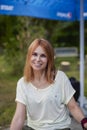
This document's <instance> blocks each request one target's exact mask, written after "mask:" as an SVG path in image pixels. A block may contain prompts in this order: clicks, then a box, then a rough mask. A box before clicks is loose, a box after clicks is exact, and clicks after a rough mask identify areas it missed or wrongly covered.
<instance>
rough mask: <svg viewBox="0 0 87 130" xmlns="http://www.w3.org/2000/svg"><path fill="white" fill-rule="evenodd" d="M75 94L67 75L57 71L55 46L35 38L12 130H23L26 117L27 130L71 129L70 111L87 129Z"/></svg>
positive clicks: (18, 92)
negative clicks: (74, 96)
mask: <svg viewBox="0 0 87 130" xmlns="http://www.w3.org/2000/svg"><path fill="white" fill-rule="evenodd" d="M74 93H75V90H74V89H73V87H72V86H71V84H70V81H69V79H68V77H67V76H66V75H65V73H64V72H62V71H59V70H58V71H57V72H56V71H55V67H54V51H53V48H52V46H51V44H50V43H49V42H48V41H47V40H45V39H35V40H34V41H33V42H32V43H31V45H30V47H29V48H28V53H27V58H26V64H25V68H24V76H23V77H22V78H21V79H20V80H19V81H18V83H17V93H16V102H17V107H16V111H15V115H14V117H13V120H12V122H11V127H10V130H22V128H23V125H24V121H25V117H26V115H27V127H26V130H27V129H28V130H70V123H71V119H70V116H69V111H70V112H71V114H72V115H73V117H74V118H75V119H76V120H77V121H78V122H79V123H81V124H82V127H83V128H87V118H85V117H84V115H83V113H82V111H81V109H80V108H79V107H78V105H77V103H76V102H75V100H74V98H73V95H74ZM68 110H69V111H68Z"/></svg>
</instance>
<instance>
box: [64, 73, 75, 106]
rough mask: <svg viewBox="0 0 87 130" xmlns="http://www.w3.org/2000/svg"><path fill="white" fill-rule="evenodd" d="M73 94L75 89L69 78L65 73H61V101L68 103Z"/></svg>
mask: <svg viewBox="0 0 87 130" xmlns="http://www.w3.org/2000/svg"><path fill="white" fill-rule="evenodd" d="M74 94H75V90H74V88H73V87H72V85H71V83H70V81H69V78H68V77H67V75H66V74H65V73H64V74H63V86H62V97H63V103H64V104H68V102H69V101H70V99H71V98H72V97H73V95H74Z"/></svg>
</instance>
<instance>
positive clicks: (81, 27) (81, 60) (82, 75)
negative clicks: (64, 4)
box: [80, 0, 84, 108]
mask: <svg viewBox="0 0 87 130" xmlns="http://www.w3.org/2000/svg"><path fill="white" fill-rule="evenodd" d="M83 3H84V0H80V106H81V108H83V104H84V102H83V100H84V16H83V12H84V11H83V9H84V7H83Z"/></svg>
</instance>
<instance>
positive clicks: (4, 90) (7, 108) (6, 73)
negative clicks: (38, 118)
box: [0, 56, 18, 127]
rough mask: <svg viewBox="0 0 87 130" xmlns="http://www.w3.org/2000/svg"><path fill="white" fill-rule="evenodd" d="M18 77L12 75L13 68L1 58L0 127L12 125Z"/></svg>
mask: <svg viewBox="0 0 87 130" xmlns="http://www.w3.org/2000/svg"><path fill="white" fill-rule="evenodd" d="M17 80H18V76H13V75H11V66H8V64H6V62H5V60H4V57H3V56H0V127H2V126H7V125H8V124H10V122H11V119H12V116H13V113H14V110H15V89H16V82H17Z"/></svg>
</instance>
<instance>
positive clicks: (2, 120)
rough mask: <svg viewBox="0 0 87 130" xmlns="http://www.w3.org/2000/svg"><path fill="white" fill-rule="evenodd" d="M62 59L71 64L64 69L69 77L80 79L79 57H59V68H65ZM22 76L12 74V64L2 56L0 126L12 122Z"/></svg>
mask: <svg viewBox="0 0 87 130" xmlns="http://www.w3.org/2000/svg"><path fill="white" fill-rule="evenodd" d="M62 61H68V62H70V66H69V68H68V70H67V69H64V70H63V71H65V73H66V74H67V75H68V76H69V77H75V78H76V79H77V80H79V64H78V63H79V59H78V58H76V57H70V58H57V59H56V60H55V65H56V68H57V69H63V68H62V67H61V62H62ZM86 70H87V65H86V62H85V83H84V86H85V88H84V90H85V92H84V95H85V96H87V80H86V79H87V71H86ZM19 78H20V77H19V76H18V75H15V76H13V75H12V74H11V66H8V64H6V62H5V60H4V58H3V56H0V127H2V126H4V127H6V126H7V125H9V124H10V122H11V119H12V117H13V113H14V111H15V105H16V104H15V91H16V83H17V80H18V79H19Z"/></svg>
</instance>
